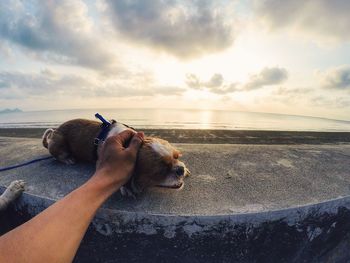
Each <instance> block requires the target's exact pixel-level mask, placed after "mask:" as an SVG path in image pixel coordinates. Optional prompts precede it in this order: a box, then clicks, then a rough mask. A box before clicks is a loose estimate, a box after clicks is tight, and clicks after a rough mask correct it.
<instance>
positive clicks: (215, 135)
mask: <svg viewBox="0 0 350 263" xmlns="http://www.w3.org/2000/svg"><path fill="white" fill-rule="evenodd" d="M139 130H143V131H144V132H145V134H146V135H148V136H154V137H160V138H163V139H165V140H168V141H169V142H172V143H199V144H201V143H203V144H329V143H332V144H341V143H350V132H293V131H244V130H198V129H197V130H195V129H139ZM44 131H45V129H44V128H0V136H2V137H24V138H40V137H41V136H42V134H43V132H44Z"/></svg>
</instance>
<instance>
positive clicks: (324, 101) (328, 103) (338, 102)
mask: <svg viewBox="0 0 350 263" xmlns="http://www.w3.org/2000/svg"><path fill="white" fill-rule="evenodd" d="M310 102H311V104H312V105H313V106H316V107H323V108H328V109H329V108H332V109H343V108H350V98H344V97H336V98H330V97H325V96H322V95H319V96H316V97H313V98H311V100H310Z"/></svg>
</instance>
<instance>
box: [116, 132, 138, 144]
mask: <svg viewBox="0 0 350 263" xmlns="http://www.w3.org/2000/svg"><path fill="white" fill-rule="evenodd" d="M135 133H136V132H135V131H133V130H125V131H123V132H121V133H119V134H118V135H117V136H115V139H116V140H117V142H118V144H119V145H120V146H122V147H125V146H126V145H127V144H128V142H129V141H130V139H131V138H132V137H133V136H134V134H135Z"/></svg>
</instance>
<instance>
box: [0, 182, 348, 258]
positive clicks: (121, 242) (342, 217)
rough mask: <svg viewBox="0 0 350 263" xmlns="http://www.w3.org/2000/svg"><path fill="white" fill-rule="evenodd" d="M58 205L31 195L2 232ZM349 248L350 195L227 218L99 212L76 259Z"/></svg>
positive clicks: (327, 253)
mask: <svg viewBox="0 0 350 263" xmlns="http://www.w3.org/2000/svg"><path fill="white" fill-rule="evenodd" d="M2 190H3V189H2ZM52 203H53V201H52V200H49V199H46V198H42V197H38V196H34V195H29V194H26V193H25V194H24V195H23V196H22V197H21V198H20V200H19V201H18V202H17V203H16V204H15V205H13V206H11V207H10V208H9V209H8V211H7V212H6V213H3V214H1V215H0V233H4V232H6V231H8V230H9V229H11V228H13V227H14V226H17V225H19V224H21V223H23V222H25V221H26V220H28V219H30V218H31V217H33V216H35V215H36V214H37V213H39V212H40V211H42V210H43V209H45V208H46V207H48V206H49V205H51V204H52ZM349 248H350V197H344V198H340V199H335V200H331V201H327V202H324V203H320V204H313V205H309V206H303V207H298V208H291V209H285V210H279V211H270V212H262V213H249V214H236V215H222V216H220V215H217V216H181V215H179V216H174V215H151V214H146V213H132V212H123V211H116V210H109V209H100V210H99V212H98V214H97V216H96V217H95V219H94V220H93V222H92V224H91V225H90V227H89V229H88V232H87V234H86V236H85V238H84V240H83V242H82V245H81V247H80V249H79V251H78V254H77V257H76V259H75V262H349V260H350V249H349Z"/></svg>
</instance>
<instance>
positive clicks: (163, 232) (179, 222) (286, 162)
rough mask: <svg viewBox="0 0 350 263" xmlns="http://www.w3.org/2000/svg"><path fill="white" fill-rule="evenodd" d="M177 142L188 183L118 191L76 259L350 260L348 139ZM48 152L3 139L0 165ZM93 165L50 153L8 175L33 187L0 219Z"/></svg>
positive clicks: (3, 178)
mask: <svg viewBox="0 0 350 263" xmlns="http://www.w3.org/2000/svg"><path fill="white" fill-rule="evenodd" d="M178 147H179V148H180V149H181V150H182V151H183V153H184V158H183V159H184V161H185V163H186V164H187V165H188V167H189V168H190V170H191V171H192V176H191V177H190V178H188V179H187V181H186V185H185V188H184V189H183V190H182V191H171V190H160V189H152V190H150V191H148V192H147V193H145V194H144V195H143V196H141V197H140V198H139V199H138V200H136V201H135V200H122V199H121V197H120V195H119V194H116V195H114V196H113V197H112V198H111V199H110V200H109V201H108V202H107V203H106V204H105V205H104V207H103V208H102V209H100V211H99V213H98V214H97V216H96V218H95V219H94V221H93V224H92V225H91V226H90V228H89V231H88V233H87V235H86V237H85V239H84V242H83V244H82V246H81V248H80V250H79V252H78V256H77V259H76V262H114V260H116V261H118V260H119V262H125V261H134V262H135V261H136V262H138V261H142V262H155V261H158V262H165V261H167V262H177V261H181V262H203V261H205V262H232V261H238V262H348V261H349V260H350V252H349V249H348V247H349V245H350V197H349V193H350V145H349V144H343V145H289V146H287V145H188V144H179V145H178ZM45 154H46V150H45V149H43V148H42V146H41V145H40V140H38V139H18V138H17V139H16V138H12V139H9V138H0V157H1V159H0V167H2V166H5V165H10V164H15V163H18V162H21V161H23V160H28V159H32V158H34V157H38V156H43V155H45ZM93 170H94V168H93V167H92V166H86V165H76V166H66V165H62V164H59V163H57V162H56V161H54V160H49V161H43V162H41V163H37V164H33V165H31V166H27V167H23V168H19V169H16V170H12V171H8V172H2V173H1V174H0V185H6V186H7V185H8V184H9V183H10V182H11V181H12V180H14V179H24V180H25V181H26V182H27V191H26V194H25V195H24V196H23V197H22V198H21V199H20V200H19V202H17V203H16V204H15V205H14V206H13V207H12V208H10V210H9V211H8V213H7V214H6V215H2V217H0V222H7V223H8V224H9V226H8V227H7V228H11V227H12V226H14V225H17V224H19V223H21V222H23V221H24V220H26V219H29V218H31V217H32V216H33V215H35V214H37V213H38V212H40V211H41V210H42V209H44V208H46V207H47V206H49V205H50V204H51V203H52V202H53V201H54V200H57V199H59V198H61V197H63V196H64V195H65V194H67V193H69V192H70V191H71V190H73V189H75V188H76V187H78V186H79V185H81V184H82V183H83V182H85V181H86V180H87V179H88V178H89V177H90V176H91V174H92V173H93ZM9 222H10V223H9ZM11 222H12V223H11ZM0 225H1V224H0ZM2 231H6V230H2Z"/></svg>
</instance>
